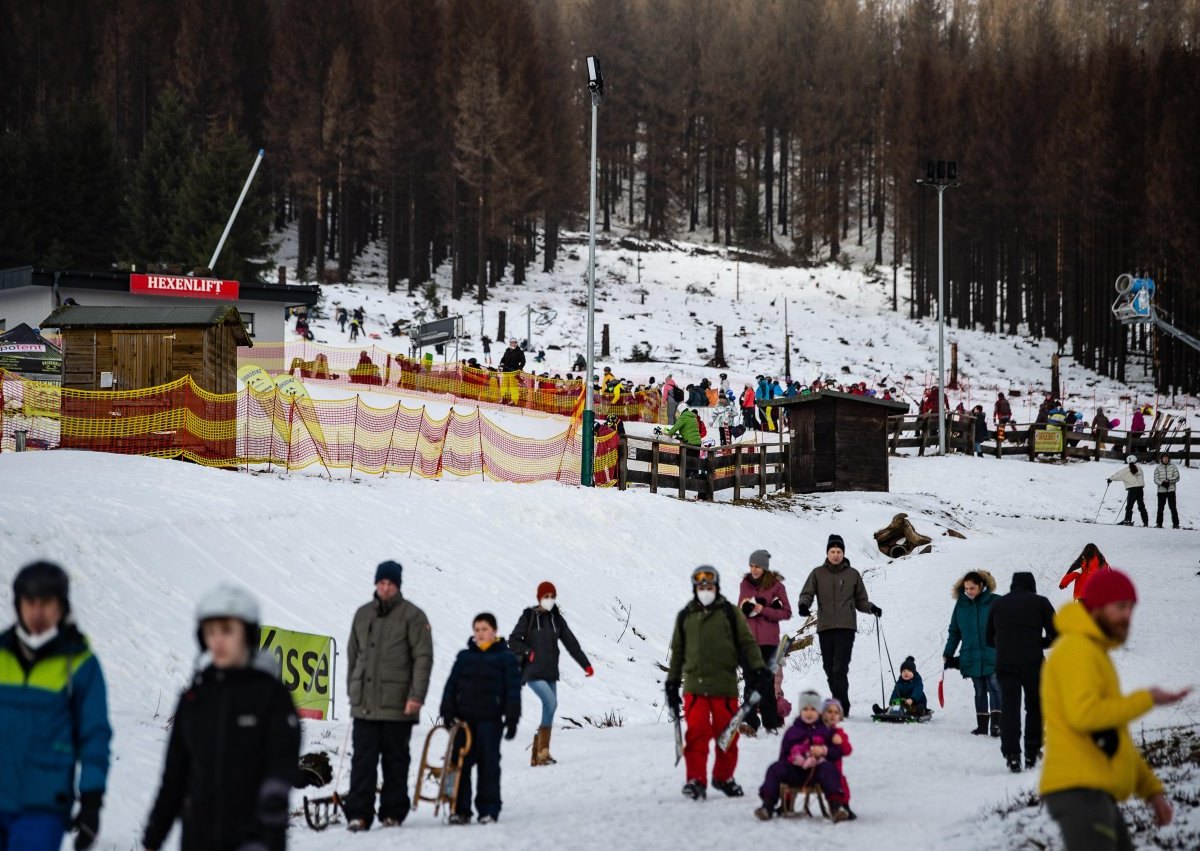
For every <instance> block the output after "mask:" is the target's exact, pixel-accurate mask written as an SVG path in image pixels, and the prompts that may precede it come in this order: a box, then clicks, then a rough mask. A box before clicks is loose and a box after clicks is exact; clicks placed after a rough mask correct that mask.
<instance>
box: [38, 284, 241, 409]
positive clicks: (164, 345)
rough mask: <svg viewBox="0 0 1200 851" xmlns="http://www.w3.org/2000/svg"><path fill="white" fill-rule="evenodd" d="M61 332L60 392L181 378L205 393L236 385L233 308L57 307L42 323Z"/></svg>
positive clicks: (136, 386)
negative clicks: (186, 377) (61, 368)
mask: <svg viewBox="0 0 1200 851" xmlns="http://www.w3.org/2000/svg"><path fill="white" fill-rule="evenodd" d="M41 325H42V327H43V328H59V329H61V331H62V353H63V370H62V376H63V381H62V386H63V389H74V390H140V389H142V388H144V387H157V386H158V385H160V384H166V383H168V382H171V381H174V380H175V379H177V378H182V377H183V376H185V375H191V376H192V380H193V381H195V382H196V383H197V384H198V385H200V386H201V387H202V388H204V389H205V390H207V391H209V392H210V393H232V392H234V391H235V390H237V347H238V346H250V345H252V343H251V342H250V335H249V334H247V333H246V328H245V326H244V325H243V324H242V318H241V316H240V314H238V310H237V308H236V307H234V306H233V305H230V304H222V305H215V306H212V307H208V306H203V307H88V306H85V305H64V306H63V307H60V308H59V309H58V310H56V311H54V312H53V313H51V314H50V316H49V317H48V318H47V319H46V320H45V321H44V322H42V323H41Z"/></svg>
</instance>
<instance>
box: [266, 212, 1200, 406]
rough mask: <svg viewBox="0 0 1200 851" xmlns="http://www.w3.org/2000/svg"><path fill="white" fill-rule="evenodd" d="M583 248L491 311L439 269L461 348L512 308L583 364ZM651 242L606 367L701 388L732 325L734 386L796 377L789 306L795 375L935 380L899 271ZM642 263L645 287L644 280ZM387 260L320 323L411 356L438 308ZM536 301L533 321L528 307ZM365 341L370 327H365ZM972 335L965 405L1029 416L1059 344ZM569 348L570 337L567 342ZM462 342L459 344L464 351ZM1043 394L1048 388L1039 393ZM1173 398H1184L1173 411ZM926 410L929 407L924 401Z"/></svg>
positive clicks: (611, 293) (1077, 384)
mask: <svg viewBox="0 0 1200 851" xmlns="http://www.w3.org/2000/svg"><path fill="white" fill-rule="evenodd" d="M566 237H567V238H568V239H571V240H573V242H572V243H571V244H567V245H565V246H564V254H563V255H562V256H561V257H560V262H559V264H558V266H557V268H556V270H555V272H553V273H552V274H544V273H542V272H541V271H540V270H541V265H540V264H541V260H540V257H539V260H538V262H537V264H535V265H534V267H532V268H531V269H530V271H529V275H528V278H527V280H526V282H525V284H524V285H522V286H514V285H513V284H512V283H511V281H504V282H501V284H499V285H498V286H497V287H495V288H493V289H492V290H491V291H490V296H489V300H488V302H487V304H486V305H484V306H483V307H482V308H481V307H480V306H479V305H478V304H476V303H475V302H474V301H473V300H472V297H471V295H470V294H469V293H468V294H467V297H466V298H464V299H463V300H462V301H461V302H458V303H455V302H453V301H451V300H450V298H449V293H450V288H449V274H450V269H449V266H448V265H446V266H444V267H443V268H442V269H441V270H439V273H438V275H437V276H436V283H437V285H438V294H439V298H440V299H441V302H442V303H444V304H446V305H448V306H449V309H450V312H451V314H452V315H453V314H455V313H460V314H461V315H462V316H463V319H464V326H465V329H466V333H467V334H468V335H469V338H468V339H467V340H465V341H464V343H463V347H462V349H461V352H460V356H461V357H463V358H466V357H476V358H479V359H480V361H481V362H483V352H482V346H481V345H480V337H481V335H482V334H486V335H488V336H489V337H491V338H492V339H493V341H496V336H497V334H496V332H497V330H498V329H497V325H498V314H499V311H501V310H504V311H506V313H507V327H506V332H507V336H509V337H517V338H519V339H525V338H526V334H527V328H529V329H530V330H529V332H528V333H530V334H531V341H532V342H531V353H530V356H529V361H530V363H529V368H530V369H536V370H538V371H539V372H540V371H549V372H550V373H551V374H554V373H559V374H562V375H565V374H566V373H568V372H571V371H572V369H571V367H572V363H573V362H574V359H575V355H576V354H577V353H581V352H583V351H584V348H585V341H586V334H585V330H584V323H585V318H586V310H585V308H584V306H585V305H586V297H587V245H586V239H585V235H584V234H568V235H566ZM641 244H642V245H644V246H645V247H646V250H644V251H636V250H632V249H630V248H623V247H621V246H620V245H619V244H618V237H617V235H616V234H614V236H613V237H612V239H611V242H608V243H607V244H602V245H601V246H600V247H598V249H597V257H596V265H597V272H596V280H597V301H596V304H597V313H596V341H597V366H596V368H597V372H599V371H600V368H601V367H603V366H611V367H612V368H613V370H614V372H615V373H616V374H617V375H619V376H621V377H628V378H631V379H633V380H634V381H635V382H643V381H646V380H647V379H649V378H650V377H651V376H653V377H655V378H656V379H657V381H658V382H659V383H661V382H662V381H663V380H664V379H665V377H666V375H667V374H668V373H672V374H674V376H675V379H676V381H678V382H681V383H682V384H687V383H690V382H693V381H699V380H700V379H701V378H704V377H708V378H710V379H712V380H714V381H715V380H716V378H717V374H718V373H719V372H720V371H721V370H717V369H711V368H707V367H705V366H704V364H705V362H707V360H708V359H709V358H710V357H711V356H712V353H713V345H714V337H715V333H716V326H718V325H721V326H723V328H724V333H725V356H726V360H727V362H728V363H729V368H728V370H726V371H727V372H728V373H729V375H730V379H731V381H732V382H733V386H734V387H735V388H740V387H741V386H743V384H744V383H746V382H748V381H750V380H752V379H753V378H754V376H756V375H758V374H760V373H766V374H770V375H777V376H782V375H783V374H784V332H785V322H784V313H785V302H786V303H787V305H788V306H787V320H788V321H787V329H788V330H789V331H790V333H791V343H792V357H791V370H792V376H793V377H794V378H795V379H797V380H800V381H802V382H804V383H806V384H807V383H811V382H812V381H813V380H814V379H816V378H833V379H834V380H836V381H838V382H843V383H850V382H858V381H865V382H867V386H868V387H870V388H875V389H879V390H880V391H882V389H884V388H887V387H894V388H896V389H897V390H899V391H901V393H902V394H903V395H904V396H905V397H906V398H908V399H909V400H910V401H912V400H918V399H919V398H920V396H921V393H922V392H923V391H924V389H925V387H926V386H928V385H929V384H931V383H932V382H933V381H934V370H935V369H936V362H937V360H936V358H937V323H936V321H933V320H929V319H926V320H910V319H909V318H908V302H907V300H906V294H907V293H908V282H907V277H906V273H905V271H904V270H903V269H901V270H900V271H899V280H898V292H899V305H898V306H899V312H892V310H891V294H892V280H891V269H890V268H886V269H880V270H879V271H878V273H876V272H874V271H873V270H872V269H870V268H868V267H865V266H864V265H863V264H861V263H855V264H854V265H853V266H852V267H851V268H848V269H842V268H840V267H838V266H835V265H826V266H821V267H815V268H797V267H773V266H767V265H764V264H762V263H756V262H748V261H745V260H743V261H740V262H739V261H738V259H737V257H738V255H736V254H735V255H730V254H729V253H728V252H727V251H726V250H725V249H723V248H721V247H720V246H714V245H712V244H695V243H686V242H649V241H646V242H643V243H641ZM295 252H296V243H295V238H294V231H289V232H288V233H286V234H285V237H284V240H283V242H282V245H281V247H280V250H279V253H278V256H277V262H279V263H282V264H284V265H288V266H290V267H291V270H290V271H291V273H292V274H293V275H294V273H295V256H296V254H295ZM639 268H640V283H639V280H638V276H639ZM385 269H386V264H385V257H384V254H383V250H382V248H381V246H378V245H373V246H371V247H369V248H368V249H367V250H366V252H364V256H363V257H362V258H361V260H360V261H359V262H358V263H357V264H356V267H355V273H354V278H355V279H354V280H353V281H352V282H350V283H344V284H329V285H325V286H323V288H322V292H323V298H324V300H323V302H322V310H323V311H324V313H325V316H326V318H325V319H319V320H316V321H315V322H313V323H312V330H313V331H314V333H315V335H316V338H317V340H318V341H321V342H325V343H328V344H330V345H335V346H348V345H351V343H350V342H349V334H348V332H343V331H341V330H339V328H338V326H337V325H336V323H334V322H333V315H334V307H335V305H337V304H341V305H343V306H345V307H347V308H348V309H353V308H354V307H357V306H360V305H361V306H362V307H364V309H365V311H366V314H367V320H366V331H367V332H375V333H378V334H379V335H380V339H378V340H370V341H369V342H373V343H375V344H376V345H379V346H382V347H385V348H390V349H392V350H394V351H397V352H404V353H407V352H408V346H409V341H408V338H407V337H406V336H405V337H391V336H390V335H389V333H388V328H389V327H390V325H391V323H392V322H394V321H395V320H397V319H402V320H404V321H405V322H408V321H411V320H414V319H415V320H417V321H421V317H422V316H424V315H426V314H428V315H429V316H430V318H432V313H431V311H430V309H429V305H428V303H427V302H426V301H425V298H424V296H423V294H420V293H418V294H414V295H412V296H409V295H408V294H407V293H406V292H405V291H404V287H403V286H402V287H401V289H400V290H399V291H398V292H396V293H395V294H389V293H388V292H387V287H386V285H385V283H386V275H385ZM530 308H532V310H533V312H532V317H531V320H530V321H528V322H527V318H526V317H527V311H528V310H529V309H530ZM604 324H608V325H609V326H610V331H611V340H612V355H613V356H612V358H611V359H609V360H602V359H600V358H599V341H600V328H601V326H602V325H604ZM360 340H361V338H360ZM954 342H957V343H958V347H959V375H960V381H961V382H962V386H963V389H962V390H961V391H959V392H953V391H952V392H951V393H950V402H951V405H956V404H958V402H959V401H962V402H963V403H964V404H965V405H966V406H967V407H968V408H970V407H971V406H972V405H975V404H983V405H984V407H985V409H986V410H987V412H988V414H989V416H990V414H991V405H992V402H993V401H994V400H995V398H996V392H997V390H1001V391H1004V392H1006V393H1009V392H1011V391H1017V392H1019V393H1020V394H1021V395H1020V396H1019V397H1017V396H1014V397H1013V399H1012V405H1013V413H1014V415H1015V416H1016V417H1017V419H1018V420H1020V421H1022V422H1029V421H1032V420H1033V416H1034V414H1035V413H1036V411H1037V406H1038V404H1039V403H1040V402H1041V395H1042V392H1046V391H1048V389H1049V385H1050V360H1051V355H1052V354H1053V353H1054V351H1055V345H1054V344H1053V343H1052V342H1050V341H1046V340H1041V341H1039V340H1035V339H1033V338H1032V337H1031V336H1029V335H1028V334H1026V333H1024V332H1023V333H1021V334H1019V335H1017V336H1009V335H1005V334H987V333H984V332H983V331H979V330H974V329H960V328H955V327H952V326H950V327H948V328H947V332H946V368H947V370H949V367H950V345H951V343H954ZM504 345H505V343H504V341H496V342H493V346H492V357H493V361H494V362H495V363H498V362H499V357H500V354H501V352H502V350H503V348H504ZM635 345H638V346H641V347H643V349H647V348H648V349H649V350H650V352H651V357H652V358H653V360H654V361H655V362H653V363H627V362H625V361H627V360H628V359H629V358H630V356H631V352H632V349H633V347H634V346H635ZM555 347H558V348H555ZM538 349H545V351H546V355H547V361H546V363H545V364H534V363H533V358H532V352H536V351H537V350H538ZM451 354H452V353H451ZM1128 375H1129V378H1130V379H1131V381H1132V380H1133V379H1135V378H1139V379H1140V378H1142V377H1144V371H1143V370H1142V368H1141V367H1140V366H1135V365H1133V364H1131V365H1130V369H1129V373H1128ZM1062 388H1063V393H1064V397H1065V403H1066V404H1067V405H1068V406H1070V407H1075V408H1076V409H1077V410H1080V411H1081V412H1082V413H1084V414H1085V415H1086V417H1087V419H1088V420H1089V421H1090V420H1091V417H1092V415H1093V414H1094V412H1095V409H1096V406H1097V405H1100V406H1103V407H1104V409H1105V411H1106V412H1107V414H1108V415H1109V417H1117V418H1120V419H1121V420H1122V422H1123V423H1125V424H1128V423H1129V422H1130V418H1131V414H1132V405H1133V404H1134V403H1136V402H1142V403H1145V402H1150V403H1152V404H1155V405H1156V407H1157V405H1158V403H1159V402H1161V403H1162V406H1163V407H1164V409H1169V410H1172V411H1189V412H1190V411H1191V410H1192V409H1193V408H1194V407H1195V405H1196V404H1197V400H1196V399H1195V398H1191V397H1186V398H1185V397H1179V398H1176V399H1173V400H1172V399H1161V400H1160V399H1158V398H1157V397H1156V396H1155V394H1154V391H1153V389H1152V387H1151V385H1150V384H1149V383H1148V382H1146V381H1137V382H1135V383H1133V384H1130V385H1123V384H1119V383H1118V382H1116V381H1115V380H1113V379H1109V378H1104V377H1102V376H1099V375H1097V374H1095V373H1093V372H1091V371H1089V370H1086V369H1083V368H1081V367H1079V366H1077V365H1075V364H1074V362H1072V361H1071V360H1070V359H1069V358H1067V357H1064V358H1063V360H1062ZM1038 391H1041V392H1038ZM1172 406H1174V407H1172ZM914 407H915V406H914Z"/></svg>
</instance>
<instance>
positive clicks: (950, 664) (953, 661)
mask: <svg viewBox="0 0 1200 851" xmlns="http://www.w3.org/2000/svg"><path fill="white" fill-rule="evenodd" d="M946 667H947V668H955V669H958V668H960V667H962V660H961V659H959V658H958V657H957V656H951V657H949V658H948V659H946Z"/></svg>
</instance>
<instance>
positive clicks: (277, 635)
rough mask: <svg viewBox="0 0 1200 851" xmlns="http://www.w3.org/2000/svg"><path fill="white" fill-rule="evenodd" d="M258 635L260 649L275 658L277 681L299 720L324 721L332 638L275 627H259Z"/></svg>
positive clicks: (329, 695)
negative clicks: (286, 692) (290, 697)
mask: <svg viewBox="0 0 1200 851" xmlns="http://www.w3.org/2000/svg"><path fill="white" fill-rule="evenodd" d="M260 635H261V637H262V649H263V651H265V652H267V653H270V654H271V655H272V656H273V657H275V662H276V664H277V665H278V666H279V680H280V682H282V683H283V685H284V687H285V688H287V690H288V691H289V692H291V694H292V700H293V702H294V703H295V704H296V711H297V712H298V713H299V715H300V717H301V718H316V719H318V720H323V719H326V718H328V717H329V710H330V709H331V708H332V701H333V686H332V681H331V679H330V671H331V669H332V665H333V658H332V655H333V651H332V647H333V639H332V638H330V637H329V636H328V635H311V634H309V633H307V632H294V631H292V630H290V629H280V628H279V627H277V626H263V627H262V629H261V630H260Z"/></svg>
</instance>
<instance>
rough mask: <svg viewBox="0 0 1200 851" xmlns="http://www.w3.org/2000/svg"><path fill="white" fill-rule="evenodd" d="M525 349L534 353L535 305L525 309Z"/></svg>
mask: <svg viewBox="0 0 1200 851" xmlns="http://www.w3.org/2000/svg"><path fill="white" fill-rule="evenodd" d="M525 349H526V351H533V305H532V304H531V305H529V307H527V308H525Z"/></svg>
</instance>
